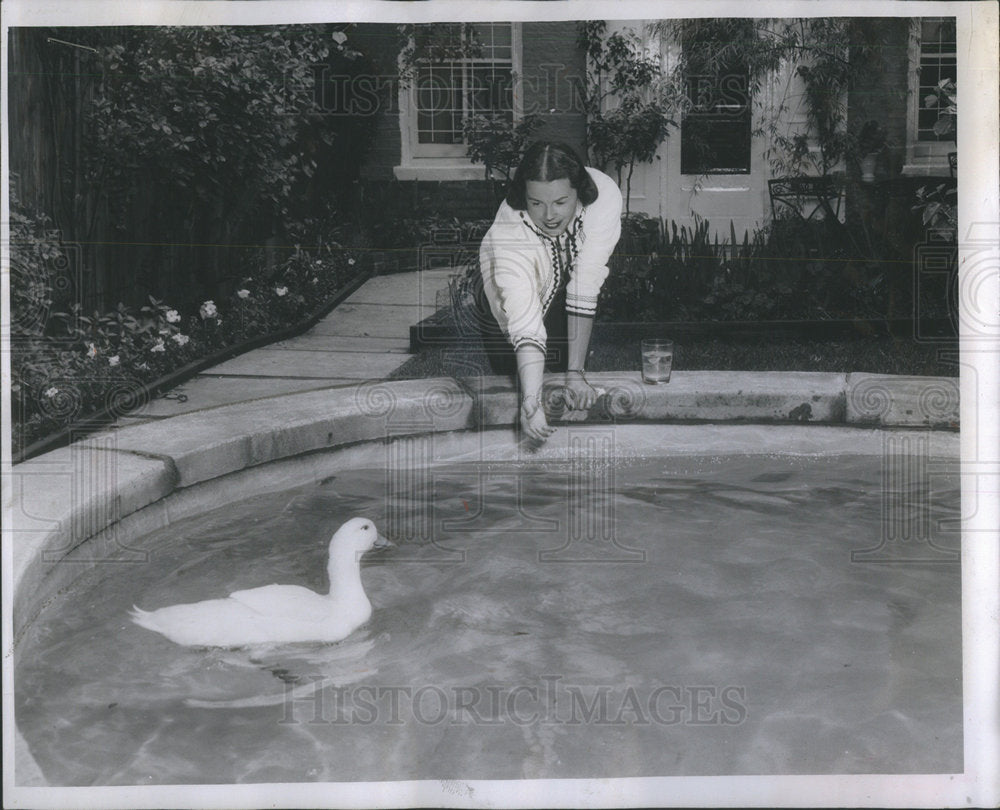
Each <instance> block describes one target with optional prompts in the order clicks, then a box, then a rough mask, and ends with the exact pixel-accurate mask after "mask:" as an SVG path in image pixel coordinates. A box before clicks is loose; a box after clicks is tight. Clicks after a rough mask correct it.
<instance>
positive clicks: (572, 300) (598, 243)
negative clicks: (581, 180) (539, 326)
mask: <svg viewBox="0 0 1000 810" xmlns="http://www.w3.org/2000/svg"><path fill="white" fill-rule="evenodd" d="M587 171H588V172H589V173H590V176H591V178H592V179H593V180H594V183H595V184H596V185H597V191H598V196H597V199H596V200H594V201H593V202H592V203H591V204H590V205H588V206H587V207H586V209H585V210H584V213H583V236H584V238H583V243H582V244H581V245H580V250H579V252H578V253H577V256H576V262H575V266H574V268H573V273H572V276H571V277H570V280H569V285H568V286H567V287H566V311H567V312H568V313H570V314H575V315H583V316H586V315H589V316H591V317H593V315H594V313H595V312H596V311H597V296H598V295H599V294H600V292H601V287H602V286H603V285H604V280H605V279H606V278H607V277H608V259H610V258H611V254H612V253H613V252H614V249H615V245H617V244H618V239H619V238H620V237H621V228H622V224H621V222H622V193H621V191H619V190H618V185H617V184H616V183H615V181H614V180H612V179H611V178H610V177H608V176H607V175H606V174H604V173H603V172H599V171H597V170H596V169H587Z"/></svg>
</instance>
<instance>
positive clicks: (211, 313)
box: [198, 301, 219, 320]
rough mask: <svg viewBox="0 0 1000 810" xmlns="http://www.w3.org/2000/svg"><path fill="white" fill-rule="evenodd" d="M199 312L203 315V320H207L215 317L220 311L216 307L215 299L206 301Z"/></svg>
mask: <svg viewBox="0 0 1000 810" xmlns="http://www.w3.org/2000/svg"><path fill="white" fill-rule="evenodd" d="M198 314H199V315H201V317H202V320H205V319H206V318H214V317H215V316H216V315H218V314H219V311H218V310H217V309H216V308H215V302H214V301H206V302H205V303H204V304H202V305H201V307H200V308H199V309H198Z"/></svg>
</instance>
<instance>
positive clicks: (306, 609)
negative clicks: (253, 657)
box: [130, 518, 392, 647]
mask: <svg viewBox="0 0 1000 810" xmlns="http://www.w3.org/2000/svg"><path fill="white" fill-rule="evenodd" d="M386 545H392V544H391V543H390V542H389V541H388V540H386V539H385V538H384V537H382V536H381V535H379V533H378V532H377V531H376V529H375V524H374V523H372V522H371V521H370V520H367V519H365V518H353V519H352V520H349V521H347V522H346V523H345V524H344V525H343V526H341V527H340V528H339V529H338V530H337V532H336V534H334V535H333V538H332V539H331V540H330V559H329V562H328V564H327V573H328V574H329V577H330V592H329V594H326V595H323V594H318V593H316V592H315V591H311V590H309V589H308V588H303V587H301V586H299V585H265V586H264V587H262V588H251V589H250V590H246V591H235V592H234V593H231V594H230V595H229V598H228V599H207V600H205V601H204V602H194V603H192V604H184V605H172V606H170V607H165V608H160V609H159V610H154V611H145V610H140V609H139V608H137V607H133V609H132V611H131V614H130V615H131V617H132V621H134V622H135V623H136V624H138V625H139V626H141V627H145V628H146V629H148V630H153V631H155V632H157V633H161V634H163V635H164V636H166V637H167V638H168V639H170V640H171V641H173V642H175V643H177V644H182V645H184V646H188V647H245V646H248V645H251V644H281V643H291V642H303V641H312V642H334V641H340V640H341V639H344V638H346V637H347V636H349V635H350V634H351V633H352V632H354V630H356V629H357V628H358V627H360V626H361V625H362V624H364V623H365V622H366V621H368V619H369V617H370V616H371V614H372V605H371V602H369V601H368V597H367V596H365V590H364V587H363V586H362V584H361V564H360V559H361V555H362V554H364V553H365V552H366V551H369V550H371V549H372V548H374V547H376V546H379V547H381V546H386Z"/></svg>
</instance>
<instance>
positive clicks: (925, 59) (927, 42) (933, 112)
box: [916, 19, 958, 141]
mask: <svg viewBox="0 0 1000 810" xmlns="http://www.w3.org/2000/svg"><path fill="white" fill-rule="evenodd" d="M955 50H956V35H955V20H954V19H925V20H921V23H920V69H919V76H920V80H919V87H918V90H917V92H918V99H917V133H916V134H917V140H920V141H940V140H943V141H950V140H953V139H954V135H952V134H947V135H938V134H937V133H935V132H934V124H935V123H936V122H937V120H938V118H939V117H940V115H941V109H940V107H941V104H940V103H934V104H928V98H929V97H930V98H931V99H936V98H937V94H936V93H935V91H936V89H937V87H938V86H939V84H940V83H941V82H942V81H944V80H945V79H951V80H952V81H955V79H956V78H957V76H958V68H957V62H956V57H955Z"/></svg>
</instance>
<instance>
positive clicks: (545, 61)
mask: <svg viewBox="0 0 1000 810" xmlns="http://www.w3.org/2000/svg"><path fill="white" fill-rule="evenodd" d="M350 38H351V44H352V45H353V46H354V47H356V48H357V49H358V50H360V51H362V52H364V53H365V54H366V55H368V56H370V57H371V58H372V59H373V60H374V61H375V62H376V63H377V65H378V72H379V75H378V76H377V77H374V78H373V81H372V86H375V87H377V88H378V98H379V105H378V110H377V113H376V114H377V115H378V122H377V128H376V134H375V139H374V144H373V146H372V151H371V155H370V157H369V159H368V161H367V163H366V165H365V166H364V168H363V169H362V173H361V176H362V180H361V186H362V188H361V190H360V195H359V197H360V199H361V201H362V203H361V204H362V205H363V206H365V208H366V209H368V211H369V215H370V216H372V217H374V216H393V217H409V218H421V217H427V216H438V217H457V218H460V219H478V218H492V217H493V216H494V214H495V213H496V207H497V204H498V200H497V197H496V196H495V194H494V191H500V189H499V188H497V189H491V187H490V186H489V184H488V183H487V182H486V181H485V179H483V180H436V179H420V178H418V179H412V180H409V179H408V180H399V179H397V178H396V176H395V173H394V171H393V169H394V168H395V167H397V166H398V165H399V163H400V157H401V153H402V140H401V137H402V136H401V132H400V122H399V116H400V113H401V110H400V101H399V99H400V93H399V79H398V75H397V67H396V59H397V55H398V53H399V47H400V39H399V33H398V31H397V29H396V26H395V25H375V24H372V25H368V24H365V25H357V26H354V27H353V28H352V30H351V36H350ZM521 41H522V43H523V47H522V67H521V78H522V85H521V86H522V96H521V99H520V102H521V111H522V112H523V113H525V114H528V113H534V114H538V115H540V116H542V119H543V121H542V126H541V128H540V129H539V130H538V133H537V137H539V138H545V139H552V140H563V141H566V142H568V143H570V144H571V145H573V146H574V147H575V148H577V149H578V150H580V151H581V153H585V144H586V116H585V114H584V111H583V108H582V102H581V101H580V97H579V92H580V88H582V87H583V79H584V71H585V62H584V54H583V52H582V51H581V50H580V49H579V48H578V47H577V45H576V24H575V23H574V22H540V23H528V22H526V23H523V24H522V29H521ZM475 168H477V169H478V168H479V167H475Z"/></svg>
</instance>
